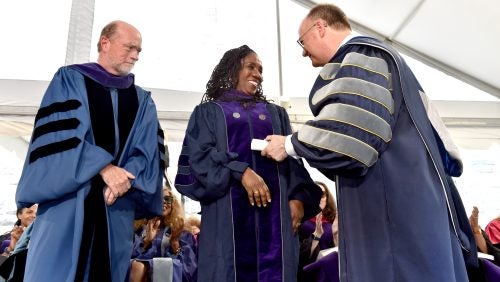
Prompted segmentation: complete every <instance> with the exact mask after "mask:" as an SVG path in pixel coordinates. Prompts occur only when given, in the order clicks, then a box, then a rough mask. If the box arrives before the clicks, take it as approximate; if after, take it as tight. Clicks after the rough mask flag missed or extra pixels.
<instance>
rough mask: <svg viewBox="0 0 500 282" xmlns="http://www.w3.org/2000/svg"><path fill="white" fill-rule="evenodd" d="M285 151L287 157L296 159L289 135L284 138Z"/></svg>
mask: <svg viewBox="0 0 500 282" xmlns="http://www.w3.org/2000/svg"><path fill="white" fill-rule="evenodd" d="M285 151H286V153H287V155H289V156H291V157H294V158H297V157H298V155H297V153H296V152H295V149H294V148H293V144H292V135H291V134H290V135H288V136H286V138H285Z"/></svg>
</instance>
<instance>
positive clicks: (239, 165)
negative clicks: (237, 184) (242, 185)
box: [227, 161, 248, 181]
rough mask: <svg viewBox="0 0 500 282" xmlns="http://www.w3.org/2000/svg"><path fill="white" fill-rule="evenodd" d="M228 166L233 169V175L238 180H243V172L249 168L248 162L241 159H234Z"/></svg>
mask: <svg viewBox="0 0 500 282" xmlns="http://www.w3.org/2000/svg"><path fill="white" fill-rule="evenodd" d="M227 167H228V168H229V169H231V176H232V177H233V178H235V179H236V180H238V181H241V178H242V177H243V172H244V171H245V169H247V167H248V164H247V163H244V162H239V161H232V162H229V163H228V165H227Z"/></svg>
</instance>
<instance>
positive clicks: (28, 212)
mask: <svg viewBox="0 0 500 282" xmlns="http://www.w3.org/2000/svg"><path fill="white" fill-rule="evenodd" d="M37 208H38V205H36V204H35V205H32V206H31V207H29V208H19V209H17V212H16V216H17V221H16V223H15V224H14V228H12V230H11V231H10V236H9V238H8V239H6V240H4V242H2V244H1V245H2V249H1V250H0V251H2V255H3V256H8V255H9V254H10V253H11V252H12V251H13V250H14V247H15V246H16V243H17V240H19V237H21V235H22V234H23V232H24V230H25V229H26V228H27V227H28V226H29V225H30V224H31V223H32V222H33V220H35V218H36V211H37ZM6 241H8V244H7V242H6Z"/></svg>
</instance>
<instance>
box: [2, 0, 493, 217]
mask: <svg viewBox="0 0 500 282" xmlns="http://www.w3.org/2000/svg"><path fill="white" fill-rule="evenodd" d="M330 2H335V3H336V4H338V5H339V6H340V7H341V8H342V9H343V10H344V11H345V12H346V14H347V15H348V17H349V18H350V19H351V22H352V25H353V27H354V29H355V30H356V31H357V32H360V33H363V34H368V35H374V36H376V37H379V38H380V39H382V40H385V41H387V42H388V43H390V44H392V45H393V46H395V47H396V48H397V49H399V50H400V51H401V52H402V53H404V54H406V55H408V58H407V60H408V63H409V64H410V65H411V66H412V68H413V70H414V71H415V73H416V75H417V77H418V78H419V80H420V82H421V84H422V86H423V88H424V89H425V90H426V92H427V94H428V95H429V96H430V98H431V99H433V100H434V102H435V103H436V105H437V108H438V111H439V112H440V114H441V116H442V117H443V119H444V121H445V124H446V125H447V126H448V128H449V129H450V132H451V134H452V136H453V137H454V139H455V141H456V142H457V143H458V145H459V146H460V147H462V148H465V149H473V150H475V149H488V148H498V146H500V101H499V99H498V97H500V80H498V79H495V76H496V75H497V73H500V53H499V52H497V50H498V49H500V46H499V45H500V39H499V38H498V36H495V35H497V34H500V22H499V21H498V20H497V19H498V18H499V17H500V4H498V3H496V2H495V1H491V0H490V1H486V0H476V1H452V0H405V1H400V0H382V1H366V0H349V1H347V0H339V1H330ZM314 4H315V2H314V1H302V0H275V1H269V0H253V1H243V0H193V1H145V2H144V1H143V2H138V1H133V0H73V1H67V0H52V1H37V0H26V1H2V3H0V26H2V27H3V30H2V31H3V34H2V35H3V38H4V39H5V40H4V42H3V44H1V45H0V53H1V54H2V55H3V57H2V64H1V66H0V137H1V138H0V146H3V147H4V148H11V149H12V148H14V150H17V151H19V152H22V149H19V148H20V144H24V146H27V142H28V141H27V140H29V135H30V134H31V131H32V126H33V120H34V116H35V114H36V111H37V109H38V106H39V104H40V99H41V97H42V95H43V93H44V91H45V89H46V87H47V85H48V82H49V81H50V79H51V78H52V76H53V74H54V73H55V71H56V70H57V68H59V67H60V66H62V65H67V64H73V63H83V62H88V61H95V59H96V57H97V50H96V49H97V48H96V44H97V40H98V36H99V33H100V30H101V28H102V27H103V26H104V25H105V24H106V23H108V22H110V21H112V20H116V19H122V20H125V21H127V22H130V23H131V24H133V25H134V26H136V27H137V28H138V29H139V30H140V31H141V33H142V36H143V52H142V53H141V55H140V60H139V62H138V63H137V64H136V66H135V68H134V70H133V72H134V73H135V74H136V83H137V84H138V85H141V86H143V87H145V88H147V89H149V90H151V91H152V94H153V97H154V100H155V102H156V104H157V108H158V114H159V117H160V119H161V124H162V126H163V128H164V129H165V131H166V132H167V134H168V136H169V141H171V142H180V141H181V140H182V138H183V135H184V130H185V128H186V123H187V120H188V118H189V115H190V113H191V111H192V109H193V108H194V106H195V105H196V104H197V103H199V101H200V99H201V95H202V93H203V91H204V90H205V83H206V81H207V80H208V78H209V76H210V74H211V72H212V69H213V67H214V66H215V65H216V64H217V63H218V60H219V59H220V58H221V56H222V54H223V53H224V51H226V50H228V49H230V48H234V47H238V46H240V45H243V44H247V45H249V46H250V47H251V48H252V49H254V50H255V51H256V52H257V53H258V54H259V56H260V58H261V60H262V62H263V66H264V73H263V74H264V83H263V89H264V94H266V95H267V96H268V97H269V98H271V99H274V100H275V101H276V102H282V103H286V102H288V101H289V104H290V108H289V109H288V112H289V114H290V117H291V120H292V121H293V123H294V125H295V126H296V127H299V126H300V124H301V123H303V122H304V121H305V120H307V119H309V118H310V117H311V116H310V112H309V109H308V104H307V97H308V95H309V91H310V87H311V85H312V84H313V82H314V79H315V78H316V75H317V73H318V71H319V69H315V68H313V67H311V65H310V61H309V59H308V58H302V57H301V52H302V50H301V49H300V47H299V46H298V45H297V44H296V43H295V41H296V39H297V37H298V34H297V31H298V27H299V24H300V21H301V20H302V19H303V17H304V16H305V15H306V14H307V11H308V8H309V7H311V6H312V5H314ZM7 137H14V138H16V140H17V141H15V142H13V141H6V140H7V139H6V138H7ZM9 140H10V139H9ZM6 142H10V143H8V144H7V143H6ZM495 146H497V147H495ZM21 147H22V146H21ZM20 154H21V155H22V153H20ZM476 155H478V154H476ZM489 155H490V156H491V155H492V154H491V153H489ZM486 167H488V168H491V169H485V171H493V172H495V171H497V170H499V171H500V165H496V164H494V165H493V166H486ZM483 172H484V171H483ZM481 177H482V178H485V177H484V175H481ZM485 179H487V177H486V178H485ZM463 184H464V186H467V185H469V184H468V183H463ZM13 185H14V183H13ZM495 187H496V186H495ZM495 187H493V188H491V189H496V190H494V191H497V190H499V189H498V187H496V188H495ZM492 191H493V190H492ZM471 197H472V198H474V197H475V196H471ZM474 199H475V198H474ZM478 201H483V200H478ZM0 205H2V202H1V201H0ZM485 205H488V204H487V203H486V204H485ZM490 210H493V211H492V212H491V213H494V212H496V211H498V209H496V210H495V209H493V208H490ZM0 221H1V219H0ZM0 223H1V222H0Z"/></svg>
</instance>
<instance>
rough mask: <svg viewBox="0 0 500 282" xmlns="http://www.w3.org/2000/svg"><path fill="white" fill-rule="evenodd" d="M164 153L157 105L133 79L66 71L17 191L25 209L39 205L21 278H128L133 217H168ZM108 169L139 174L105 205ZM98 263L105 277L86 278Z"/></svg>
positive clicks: (82, 68) (51, 93)
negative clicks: (104, 176)
mask: <svg viewBox="0 0 500 282" xmlns="http://www.w3.org/2000/svg"><path fill="white" fill-rule="evenodd" d="M162 148H163V134H162V132H161V130H160V128H159V122H158V119H157V115H156V108H155V105H154V102H153V101H152V99H151V95H150V93H149V92H146V91H144V90H143V89H141V88H140V87H137V86H135V85H134V84H133V75H129V76H126V77H117V76H113V75H111V74H109V73H107V72H106V71H105V70H104V69H102V67H100V66H99V65H97V64H93V63H91V64H84V65H72V66H67V67H62V68H60V69H59V71H58V72H57V73H56V74H55V76H54V78H53V80H52V81H51V83H50V85H49V87H48V89H47V91H46V93H45V95H44V97H43V100H42V103H41V107H40V109H39V111H38V113H37V116H36V119H35V129H34V131H33V134H32V138H31V142H30V145H29V149H28V154H27V156H26V161H25V164H24V168H23V172H22V175H21V179H20V181H19V186H18V188H17V192H16V201H17V205H18V206H19V207H24V206H29V205H30V204H32V203H38V204H39V206H38V213H37V219H36V221H35V223H34V226H33V233H32V237H31V241H30V245H29V251H28V258H27V265H26V273H25V281H74V280H75V279H78V277H77V275H78V274H77V272H78V271H79V272H80V273H79V275H80V278H81V279H82V280H87V279H89V280H99V281H106V280H108V279H109V280H112V281H116V282H118V281H119V282H122V281H124V279H125V276H126V273H127V268H128V265H129V259H130V255H131V252H132V239H133V236H134V233H133V220H134V217H145V216H152V215H159V214H161V212H162V196H161V195H162V175H163V174H162V166H161V161H160V159H161V153H160V150H161V149H162ZM110 163H113V164H115V165H118V166H120V167H123V168H125V169H126V170H128V171H130V172H131V173H132V174H134V175H135V177H136V178H135V179H134V180H132V188H131V189H130V190H129V191H128V192H127V193H126V194H125V195H123V196H122V197H120V198H118V199H117V200H116V202H115V203H114V204H113V205H111V206H106V205H105V204H104V200H103V187H104V185H103V181H102V179H100V176H99V175H98V173H99V171H100V170H101V169H102V168H104V167H105V166H106V165H107V164H110ZM91 195H92V196H91ZM93 211H101V212H102V213H100V214H98V213H93V214H92V212H93ZM85 215H87V216H85ZM97 225H99V226H101V227H102V228H101V229H99V230H100V232H101V233H100V234H99V235H96V236H93V234H97V232H98V231H97V227H96V228H95V229H94V226H97ZM103 238H104V240H103ZM98 241H99V242H98ZM92 243H94V245H92ZM97 243H99V245H97ZM96 245H97V247H96V248H93V246H96ZM101 255H102V256H101ZM102 257H105V259H103V258H102ZM96 262H97V263H98V264H102V265H104V269H103V271H107V272H108V274H107V277H106V274H105V273H103V272H100V271H92V267H91V268H90V273H89V271H88V268H87V266H88V264H92V265H94V266H95V264H96ZM77 268H79V269H77ZM106 269H107V270H106ZM89 275H90V276H89ZM93 275H94V276H93Z"/></svg>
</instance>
